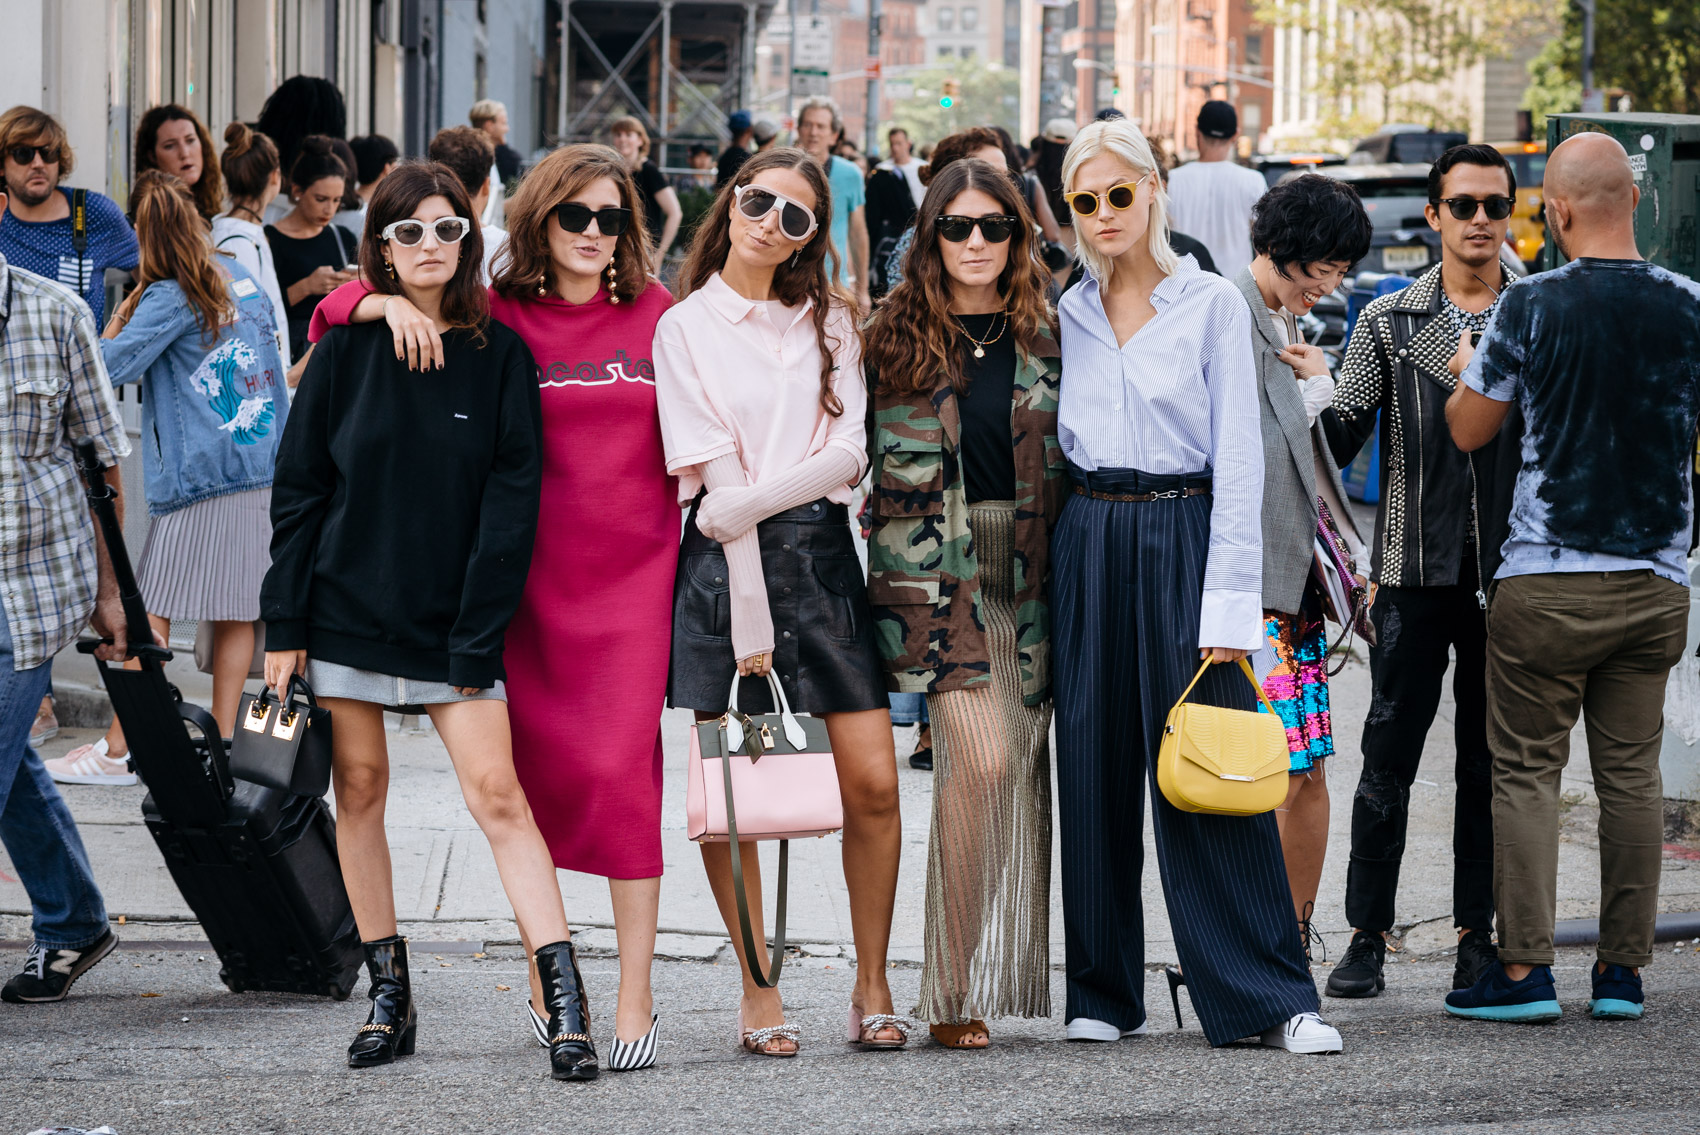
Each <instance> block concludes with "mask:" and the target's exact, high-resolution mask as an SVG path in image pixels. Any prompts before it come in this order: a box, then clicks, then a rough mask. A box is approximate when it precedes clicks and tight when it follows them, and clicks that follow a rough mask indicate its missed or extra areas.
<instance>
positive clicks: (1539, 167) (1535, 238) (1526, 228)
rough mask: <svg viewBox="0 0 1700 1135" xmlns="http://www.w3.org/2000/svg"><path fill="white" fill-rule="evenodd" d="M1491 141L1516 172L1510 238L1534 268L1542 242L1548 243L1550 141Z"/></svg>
mask: <svg viewBox="0 0 1700 1135" xmlns="http://www.w3.org/2000/svg"><path fill="white" fill-rule="evenodd" d="M1489 145H1491V146H1493V148H1494V149H1496V150H1498V151H1499V152H1500V153H1502V154H1504V155H1505V160H1506V161H1508V162H1510V163H1511V169H1512V171H1513V172H1515V173H1516V174H1517V206H1516V208H1514V209H1512V211H1511V241H1512V243H1513V244H1514V245H1515V246H1516V248H1517V256H1518V258H1519V259H1521V260H1522V261H1523V263H1524V264H1527V265H1529V267H1530V269H1531V270H1532V269H1533V268H1534V266H1535V262H1536V261H1537V260H1539V259H1540V256H1541V246H1542V245H1544V244H1545V243H1546V214H1545V212H1544V211H1543V208H1542V202H1544V201H1545V199H1546V198H1545V196H1544V195H1543V194H1542V192H1541V186H1542V183H1543V182H1544V181H1545V179H1546V168H1547V144H1546V143H1545V142H1491V143H1489Z"/></svg>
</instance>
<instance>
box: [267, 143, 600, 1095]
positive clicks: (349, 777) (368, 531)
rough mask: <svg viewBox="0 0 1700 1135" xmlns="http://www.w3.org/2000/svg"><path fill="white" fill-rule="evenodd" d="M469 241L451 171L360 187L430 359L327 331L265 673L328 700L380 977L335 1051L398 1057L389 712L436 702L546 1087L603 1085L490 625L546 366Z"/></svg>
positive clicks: (389, 273) (354, 872) (296, 450)
mask: <svg viewBox="0 0 1700 1135" xmlns="http://www.w3.org/2000/svg"><path fill="white" fill-rule="evenodd" d="M481 245H482V240H481V237H480V233H479V227H478V221H477V220H476V218H475V217H474V216H473V212H472V205H471V202H470V201H468V199H467V196H466V191H465V189H464V188H462V186H461V183H460V181H459V179H458V178H457V177H456V176H455V175H454V173H452V172H451V171H450V170H449V169H448V167H446V166H442V165H438V164H436V163H434V162H419V163H410V164H408V165H404V166H402V167H401V168H400V169H397V170H396V171H394V172H393V173H391V174H390V175H389V176H388V177H386V178H385V179H384V182H383V184H382V185H381V186H379V188H378V191H377V193H376V194H375V195H374V196H373V199H372V205H371V210H370V212H369V214H368V216H367V220H366V232H365V236H364V237H363V238H362V240H361V245H360V268H361V273H362V275H363V276H364V277H365V278H366V279H367V280H369V281H372V283H373V284H374V286H375V287H376V289H377V290H378V291H380V292H385V293H388V294H391V295H399V296H406V297H407V299H408V300H409V301H411V302H412V303H413V305H414V306H415V307H417V308H419V310H420V311H422V312H424V313H425V314H426V315H428V316H430V317H431V318H432V319H433V320H434V321H435V322H436V326H437V330H438V332H439V333H440V334H441V336H442V341H443V355H444V363H443V365H442V366H441V367H440V368H438V369H435V370H431V371H427V372H425V373H423V374H416V373H410V372H409V371H408V369H407V366H406V364H405V363H404V362H403V361H402V360H401V358H400V357H399V356H398V353H397V351H396V348H395V344H394V340H393V338H392V336H391V333H390V330H389V328H388V326H387V325H385V324H383V323H381V322H380V323H367V324H361V325H356V326H350V327H337V328H334V329H333V330H332V331H331V332H330V333H329V334H328V335H326V336H325V338H324V339H323V340H321V341H320V343H319V345H318V348H317V350H315V351H314V353H313V357H312V359H311V361H310V362H309V363H308V364H307V369H306V373H305V375H304V376H303V378H302V381H301V385H300V388H299V392H298V394H297V397H296V399H295V403H294V406H293V407H292V409H291V413H290V415H289V424H288V425H287V426H286V428H285V430H284V434H283V438H282V441H281V442H280V444H279V446H278V456H277V473H276V476H275V479H274V482H273V488H272V566H271V570H270V571H269V572H268V573H267V574H266V581H265V585H264V587H263V588H262V590H261V614H262V617H263V618H264V619H265V621H266V624H267V641H266V645H267V647H268V650H267V651H266V684H267V685H268V686H269V687H271V688H273V689H276V690H278V691H279V694H280V696H282V694H283V693H284V691H285V688H286V687H287V686H288V685H289V683H290V680H291V677H292V676H293V675H296V674H302V673H305V675H306V677H307V679H308V680H309V682H310V683H311V685H312V687H313V689H314V691H315V692H316V693H317V695H318V696H319V698H320V700H321V701H322V702H323V703H324V704H325V705H327V706H328V707H329V708H330V709H331V711H332V716H333V719H334V721H335V722H336V730H335V733H334V745H333V754H334V755H333V779H334V783H335V788H336V803H337V850H338V853H339V855H340V857H341V860H342V871H343V881H344V882H345V883H346V884H347V887H348V894H349V899H350V901H351V903H352V904H353V907H354V917H355V921H356V922H357V923H358V925H359V928H360V937H361V939H362V940H363V942H364V945H365V950H366V966H367V969H368V970H369V972H370V974H371V979H372V982H371V989H370V991H369V996H370V997H371V999H372V1011H371V1013H370V1014H369V1016H368V1017H367V1020H366V1024H365V1025H364V1026H362V1027H361V1029H360V1031H359V1033H358V1034H357V1035H356V1036H355V1039H354V1043H353V1044H352V1045H351V1046H350V1047H349V1050H348V1063H349V1065H350V1066H352V1067H356V1068H362V1067H367V1066H369V1065H373V1064H387V1063H389V1062H390V1061H391V1060H393V1059H394V1058H395V1057H396V1056H407V1055H411V1054H412V1052H413V1047H414V1031H415V1014H414V1006H413V997H412V991H411V988H410V986H409V982H408V972H407V943H406V940H405V939H403V938H401V937H399V936H398V935H397V934H396V921H395V896H394V890H393V884H392V882H391V877H390V858H389V844H388V840H387V839H386V837H385V834H384V802H385V797H386V795H387V793H388V788H389V756H388V753H387V752H386V748H385V743H384V717H383V710H384V707H385V706H386V705H391V706H402V705H423V706H425V707H426V710H427V711H428V712H429V713H430V715H431V720H432V722H433V723H434V724H435V725H436V727H437V732H438V734H439V735H440V736H441V737H442V739H443V743H444V745H445V746H446V747H447V748H448V751H449V756H450V758H451V759H452V760H453V762H454V766H455V772H456V774H457V775H458V776H459V778H460V783H461V791H462V792H463V793H464V795H465V797H466V805H467V808H468V810H470V811H471V813H472V816H473V818H474V819H475V820H477V821H478V826H479V827H480V828H482V829H483V831H484V834H485V836H486V838H488V839H489V841H490V850H491V851H492V853H493V854H494V856H495V859H496V868H497V870H498V872H499V873H500V875H501V878H502V885H503V887H504V888H505V889H506V891H507V894H508V901H509V902H511V903H512V904H513V908H514V916H515V917H516V918H517V919H518V921H519V924H520V926H521V927H522V928H523V929H524V931H525V934H526V936H527V938H528V940H529V941H532V942H548V943H551V945H547V946H543V947H541V948H540V949H538V950H537V951H536V953H535V956H534V957H535V963H536V965H537V969H538V973H539V976H540V978H541V979H542V983H543V988H544V992H545V1001H546V1002H547V1005H548V1010H549V1036H550V1038H551V1043H550V1063H551V1067H552V1069H553V1074H554V1077H555V1078H556V1079H558V1080H592V1079H595V1078H596V1071H597V1064H596V1051H595V1049H594V1048H593V1047H592V1045H591V1040H590V1035H589V1034H590V1028H589V1013H588V1009H587V1006H586V1003H585V998H584V992H583V988H582V983H581V982H580V980H579V973H578V962H577V959H576V958H575V957H574V955H573V946H572V943H571V942H570V941H569V940H568V937H569V931H568V929H567V920H566V914H565V912H564V910H563V909H562V905H561V894H560V891H559V889H558V888H557V886H556V883H555V869H554V865H553V863H552V862H551V861H550V858H549V849H548V847H547V846H546V845H545V844H544V842H543V837H542V835H541V834H540V833H539V832H538V830H537V824H536V822H535V820H534V819H533V818H532V815H531V809H530V807H529V806H528V805H527V803H526V800H525V795H524V793H523V792H522V791H521V789H520V785H519V780H518V778H517V777H516V776H515V774H514V764H513V742H512V739H511V737H510V734H509V731H508V715H507V703H506V701H505V700H504V696H503V692H502V678H503V672H502V637H503V635H504V633H505V632H506V630H507V625H508V620H509V619H510V618H512V616H513V613H514V610H515V608H516V607H517V606H518V604H519V599H520V593H521V591H522V590H523V589H524V586H525V578H526V573H527V571H528V569H529V567H530V563H531V544H532V538H533V536H534V534H535V532H536V527H537V509H538V491H539V485H540V482H541V476H542V463H541V462H542V458H541V444H542V443H541V432H540V427H539V417H540V409H539V404H538V391H537V366H536V363H535V362H534V361H533V360H532V357H531V352H530V351H528V350H527V349H526V347H525V345H524V343H522V342H521V341H520V338H519V336H518V335H516V334H515V333H514V332H513V331H511V330H510V329H508V328H507V327H505V326H503V325H502V324H501V323H498V322H496V321H495V320H493V319H491V318H490V317H489V307H488V300H487V297H486V294H485V291H484V288H483V286H482V284H481V283H480V282H479V265H480V263H481Z"/></svg>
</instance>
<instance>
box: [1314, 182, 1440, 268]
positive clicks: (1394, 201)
mask: <svg viewBox="0 0 1700 1135" xmlns="http://www.w3.org/2000/svg"><path fill="white" fill-rule="evenodd" d="M1431 164H1432V163H1429V162H1421V163H1414V162H1408V163H1402V164H1392V165H1350V164H1347V165H1336V166H1319V167H1316V168H1315V170H1314V172H1315V173H1318V174H1320V175H1322V176H1323V177H1332V178H1337V179H1339V180H1340V181H1344V182H1347V183H1349V184H1350V185H1351V186H1352V188H1354V189H1356V190H1357V191H1358V197H1359V199H1360V200H1362V201H1363V203H1364V211H1365V212H1366V213H1368V214H1369V220H1370V224H1371V225H1372V226H1373V227H1374V229H1375V234H1374V236H1373V237H1372V238H1371V240H1370V251H1369V255H1368V256H1366V257H1364V258H1363V259H1362V260H1360V261H1358V262H1357V263H1356V264H1354V265H1352V270H1351V272H1349V273H1348V275H1353V276H1355V275H1357V274H1358V273H1359V272H1393V273H1398V274H1400V275H1405V276H1415V275H1416V274H1418V273H1419V272H1421V271H1422V270H1423V269H1424V268H1427V267H1428V266H1429V265H1430V264H1433V263H1437V262H1438V261H1439V260H1440V234H1439V233H1437V232H1435V231H1434V230H1433V229H1431V228H1429V227H1428V219H1427V218H1426V217H1424V216H1423V207H1424V206H1426V205H1427V204H1428V169H1429V165H1431ZM1306 172H1312V171H1301V170H1294V171H1292V172H1289V173H1287V174H1284V175H1283V176H1282V177H1281V180H1282V181H1287V180H1290V179H1292V178H1295V177H1302V176H1304V174H1305V173H1306Z"/></svg>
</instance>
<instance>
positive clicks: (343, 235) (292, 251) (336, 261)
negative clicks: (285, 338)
mask: <svg viewBox="0 0 1700 1135" xmlns="http://www.w3.org/2000/svg"><path fill="white" fill-rule="evenodd" d="M266 243H267V244H269V245H271V246H272V263H273V264H275V265H276V266H277V286H278V290H279V291H281V292H284V293H287V292H288V291H289V289H290V287H291V286H293V285H294V284H296V283H299V282H300V281H302V280H305V279H306V278H307V277H308V276H311V275H312V274H313V273H314V272H316V271H317V270H318V269H320V268H324V267H327V266H329V267H331V268H335V269H337V270H339V271H340V270H342V269H344V268H346V267H348V266H349V265H350V264H353V263H354V262H355V261H356V260H358V259H360V238H359V237H357V236H355V235H354V234H353V233H351V232H349V231H348V230H347V229H345V228H343V227H341V226H340V225H326V226H325V227H324V228H323V229H322V230H320V232H319V235H318V236H315V237H309V238H307V239H306V240H299V239H297V238H295V237H292V236H285V235H284V234H283V233H282V232H280V231H279V230H278V227H277V226H276V225H267V226H266ZM324 298H325V297H324V296H308V297H306V298H305V299H303V300H302V301H301V302H300V303H294V304H290V305H289V306H288V308H287V309H286V310H287V312H288V315H289V351H290V354H291V356H292V357H294V358H297V359H299V358H301V357H302V356H303V355H305V354H306V353H307V347H308V343H307V324H308V323H309V322H310V321H311V320H312V318H313V312H314V311H316V310H317V309H318V306H319V301H320V300H322V299H324Z"/></svg>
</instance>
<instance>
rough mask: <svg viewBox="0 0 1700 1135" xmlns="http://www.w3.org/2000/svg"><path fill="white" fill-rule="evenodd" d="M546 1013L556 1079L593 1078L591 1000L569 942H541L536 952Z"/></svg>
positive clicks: (594, 1053)
mask: <svg viewBox="0 0 1700 1135" xmlns="http://www.w3.org/2000/svg"><path fill="white" fill-rule="evenodd" d="M535 957H536V959H537V977H538V980H539V981H541V982H542V984H543V1005H544V1009H545V1011H546V1012H547V1013H548V1016H549V1068H550V1074H551V1075H552V1076H554V1078H555V1079H557V1080H594V1079H596V1073H597V1071H598V1069H597V1064H596V1045H595V1044H594V1043H592V1041H591V1039H590V1000H589V998H587V997H586V996H585V993H584V981H583V979H581V978H580V977H579V972H578V955H577V954H576V953H574V951H573V944H572V943H571V942H552V943H550V944H549V945H547V946H540V947H538V949H537V953H536V955H535Z"/></svg>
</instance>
